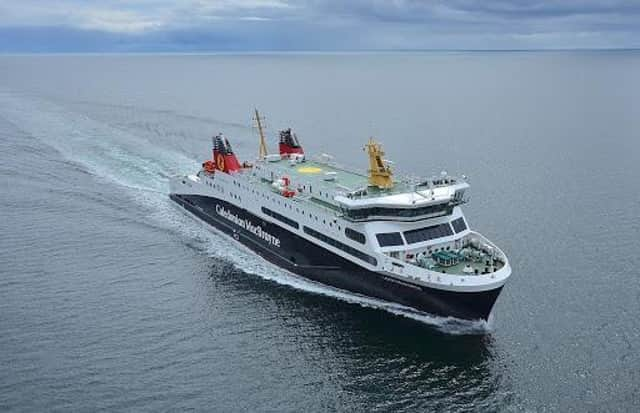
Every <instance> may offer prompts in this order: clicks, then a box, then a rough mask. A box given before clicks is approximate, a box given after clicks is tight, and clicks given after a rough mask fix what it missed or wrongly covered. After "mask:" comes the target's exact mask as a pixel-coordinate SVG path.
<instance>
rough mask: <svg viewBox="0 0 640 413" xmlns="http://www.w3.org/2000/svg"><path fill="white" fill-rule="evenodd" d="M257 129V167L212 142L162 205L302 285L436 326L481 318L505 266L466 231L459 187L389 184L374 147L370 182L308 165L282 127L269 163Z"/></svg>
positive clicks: (431, 181)
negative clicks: (394, 307)
mask: <svg viewBox="0 0 640 413" xmlns="http://www.w3.org/2000/svg"><path fill="white" fill-rule="evenodd" d="M256 117H257V119H260V118H259V114H258V113H257V111H256ZM258 126H259V132H260V148H261V152H263V153H262V154H261V156H259V157H258V159H257V160H256V161H255V163H253V164H252V163H249V162H243V163H242V164H240V162H239V161H238V159H237V158H236V156H235V154H234V152H233V150H232V149H231V145H230V143H229V141H228V140H227V139H226V138H225V137H224V136H223V135H218V136H216V137H214V138H213V158H212V159H211V160H207V161H205V162H204V163H203V168H202V170H201V171H200V172H198V173H197V174H196V175H187V176H182V177H176V178H174V179H172V180H171V198H172V199H173V200H175V201H176V202H178V203H179V204H180V205H182V206H184V207H185V208H186V209H188V210H189V211H190V212H192V213H194V214H195V215H196V216H198V217H200V218H201V219H203V220H205V221H206V222H208V223H209V224H211V225H213V226H215V227H218V228H219V229H222V230H223V231H226V232H230V233H231V235H232V236H233V238H234V239H235V240H236V241H239V242H241V243H243V244H245V245H246V246H248V247H249V248H251V249H252V250H254V251H255V252H257V253H258V254H260V255H262V256H264V257H265V258H267V259H269V260H270V261H272V262H274V263H275V264H277V265H280V266H282V267H283V268H286V269H288V270H290V271H292V272H294V273H297V274H299V275H302V276H304V277H307V278H310V279H313V280H315V281H319V282H322V283H325V284H327V285H330V286H333V287H337V288H343V289H346V290H349V291H352V292H355V293H358V294H363V295H368V296H372V297H376V298H381V299H384V300H388V301H391V302H396V303H400V304H402V305H407V306H409V307H412V308H414V309H416V310H419V311H423V312H427V313H432V314H436V315H439V316H447V317H449V316H450V317H457V318H462V319H469V320H476V319H483V320H486V319H488V317H489V315H490V314H491V310H492V308H493V305H494V303H495V301H496V299H497V298H498V296H499V294H500V291H501V290H502V287H503V286H504V284H505V283H506V281H507V279H508V277H509V276H510V274H511V268H510V266H509V262H508V259H507V257H506V255H505V254H504V253H503V252H502V251H501V250H500V249H499V248H498V247H496V246H495V245H494V244H492V243H491V242H490V241H489V240H487V239H486V238H484V237H483V236H482V235H481V234H479V233H477V232H474V231H471V230H470V229H469V227H468V225H467V223H466V220H465V218H464V215H463V214H462V210H461V208H460V206H461V205H462V204H463V203H464V202H465V196H464V194H465V191H466V190H467V188H468V187H469V185H468V184H467V183H466V182H465V181H464V180H460V179H459V178H455V177H452V176H449V175H448V174H446V173H443V174H440V175H438V176H437V177H434V178H423V179H421V180H420V183H419V184H411V183H409V182H408V181H404V180H396V179H395V178H394V177H393V171H392V170H391V168H390V167H389V166H388V165H387V163H386V161H384V160H383V159H382V155H383V154H384V153H383V152H382V148H381V146H380V144H378V143H377V142H374V141H373V140H370V141H369V143H368V144H367V145H366V148H367V150H368V153H369V158H370V169H369V175H366V174H361V173H358V172H355V171H352V170H349V169H346V168H344V167H339V166H337V165H336V164H333V163H332V162H330V160H329V159H330V157H329V156H327V155H322V156H321V157H320V158H319V160H316V161H310V160H307V157H306V155H305V153H304V150H303V149H302V146H301V145H300V142H299V140H298V138H297V136H296V135H295V134H294V133H293V132H292V131H291V129H286V130H283V131H281V132H280V145H279V153H277V154H268V153H267V150H266V147H267V145H266V142H265V136H264V131H263V130H262V128H261V125H260V123H258ZM311 170H312V171H314V173H313V174H309V173H308V171H311ZM294 171H295V172H298V173H299V174H298V175H296V173H295V172H294ZM216 217H218V218H216Z"/></svg>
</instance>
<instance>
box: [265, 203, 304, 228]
mask: <svg viewBox="0 0 640 413" xmlns="http://www.w3.org/2000/svg"><path fill="white" fill-rule="evenodd" d="M262 212H263V213H264V214H266V215H269V216H270V217H272V218H275V219H277V220H278V221H280V222H284V223H285V224H287V225H289V226H290V227H293V228H295V229H298V228H300V226H299V225H298V223H297V222H296V221H294V220H292V219H291V218H287V217H285V216H284V215H282V214H278V213H277V212H275V211H272V210H270V209H268V208H265V207H262Z"/></svg>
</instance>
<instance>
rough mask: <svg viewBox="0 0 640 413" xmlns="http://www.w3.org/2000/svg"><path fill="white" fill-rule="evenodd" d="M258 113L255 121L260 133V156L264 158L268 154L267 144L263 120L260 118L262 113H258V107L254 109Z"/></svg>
mask: <svg viewBox="0 0 640 413" xmlns="http://www.w3.org/2000/svg"><path fill="white" fill-rule="evenodd" d="M254 110H255V113H256V118H255V121H256V123H257V125H258V132H259V133H260V148H259V156H260V159H264V158H265V157H266V156H267V144H266V143H265V139H264V130H263V129H262V120H261V118H260V114H259V113H258V109H254Z"/></svg>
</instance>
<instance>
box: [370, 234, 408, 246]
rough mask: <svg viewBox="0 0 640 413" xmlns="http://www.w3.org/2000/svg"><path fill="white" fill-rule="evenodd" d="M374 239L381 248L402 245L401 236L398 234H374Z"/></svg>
mask: <svg viewBox="0 0 640 413" xmlns="http://www.w3.org/2000/svg"><path fill="white" fill-rule="evenodd" d="M376 238H377V239H378V244H379V245H380V246H381V247H391V246H395V245H404V241H403V240H402V236H401V235H400V233H399V232H385V233H381V234H376Z"/></svg>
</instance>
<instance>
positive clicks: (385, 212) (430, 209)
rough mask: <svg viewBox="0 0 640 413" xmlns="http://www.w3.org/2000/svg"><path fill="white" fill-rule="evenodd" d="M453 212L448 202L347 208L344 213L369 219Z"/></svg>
mask: <svg viewBox="0 0 640 413" xmlns="http://www.w3.org/2000/svg"><path fill="white" fill-rule="evenodd" d="M451 212H453V207H452V206H450V205H448V204H439V205H429V206H425V207H420V208H381V207H374V208H360V209H345V210H344V215H345V217H347V218H350V219H354V220H361V219H367V218H369V217H394V218H412V217H418V216H422V215H434V216H441V215H449V214H451Z"/></svg>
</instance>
